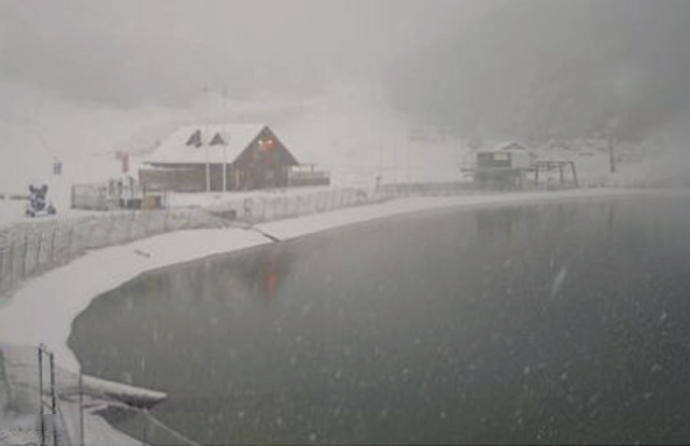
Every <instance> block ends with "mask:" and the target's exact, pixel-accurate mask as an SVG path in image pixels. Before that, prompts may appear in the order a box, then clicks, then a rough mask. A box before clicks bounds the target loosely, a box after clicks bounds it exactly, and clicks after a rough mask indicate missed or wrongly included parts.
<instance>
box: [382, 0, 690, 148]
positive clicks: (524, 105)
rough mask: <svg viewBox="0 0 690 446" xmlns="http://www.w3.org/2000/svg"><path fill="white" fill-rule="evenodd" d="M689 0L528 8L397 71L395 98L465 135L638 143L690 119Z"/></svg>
mask: <svg viewBox="0 0 690 446" xmlns="http://www.w3.org/2000/svg"><path fill="white" fill-rule="evenodd" d="M689 21H690V2H688V1H686V0H662V1H659V0H578V1H554V0H524V1H517V2H513V3H510V4H508V5H507V6H505V7H504V8H502V9H500V10H499V11H496V12H494V13H493V14H490V15H488V16H486V17H485V18H484V19H482V20H479V21H476V22H475V23H474V24H473V25H472V26H471V27H469V28H467V27H466V28H464V29H463V30H459V31H458V32H457V33H456V34H455V35H454V36H453V37H452V38H450V39H445V40H443V41H440V42H437V43H435V44H434V45H432V46H430V47H428V48H427V49H426V50H425V51H423V52H420V53H419V54H417V55H416V56H415V57H412V58H408V59H406V60H404V61H403V62H401V63H400V64H398V65H397V66H396V67H395V70H394V71H393V72H392V73H391V74H390V79H391V82H390V85H391V90H390V96H391V101H392V102H393V103H394V104H395V105H396V106H397V107H398V108H400V109H402V110H404V111H407V112H412V113H415V114H417V115H419V116H422V117H423V118H425V119H426V120H428V121H430V122H433V123H435V124H436V125H441V126H448V127H450V128H452V129H453V130H454V131H456V132H458V133H460V134H464V135H469V134H472V133H473V132H479V133H481V134H483V135H484V136H496V135H500V136H516V137H521V138H535V139H542V138H547V137H563V138H569V137H580V136H585V135H587V136H591V135H596V134H599V135H601V134H605V133H607V132H608V131H610V129H612V128H613V129H615V132H616V134H617V136H618V137H619V138H621V139H629V140H634V139H637V138H640V137H643V136H644V135H645V134H647V133H648V132H654V131H656V130H658V129H659V128H660V127H661V126H663V125H665V124H667V123H668V122H671V121H674V120H676V119H677V118H678V116H679V115H682V114H684V113H686V112H687V111H688V110H690V107H689V105H690V88H688V87H690V52H688V51H687V48H686V46H687V44H688V43H690V27H688V26H687V23H689Z"/></svg>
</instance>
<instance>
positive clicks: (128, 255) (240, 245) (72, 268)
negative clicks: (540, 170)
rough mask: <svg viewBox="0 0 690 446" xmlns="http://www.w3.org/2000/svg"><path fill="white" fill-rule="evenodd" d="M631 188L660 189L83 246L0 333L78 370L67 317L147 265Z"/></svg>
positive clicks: (556, 195)
mask: <svg viewBox="0 0 690 446" xmlns="http://www.w3.org/2000/svg"><path fill="white" fill-rule="evenodd" d="M635 193H637V194H660V193H665V192H664V191H633V190H624V189H621V190H617V189H585V190H582V189H581V190H572V191H563V192H552V193H544V192H532V193H513V194H494V195H483V196H458V197H445V198H410V199H401V200H395V201H391V202H387V203H382V204H378V205H371V206H362V207H357V208H349V209H343V210H339V211H334V212H331V213H325V214H317V215H311V216H307V217H302V218H296V219H289V220H282V221H277V222H272V223H265V224H262V225H259V226H257V227H256V229H258V231H255V230H251V229H240V228H224V229H205V230H196V231H182V232H176V233H168V234H163V235H159V236H155V237H151V238H149V239H145V240H140V241H137V242H134V243H130V244H128V245H124V246H118V247H112V248H106V249H102V250H98V251H92V252H89V253H88V254H87V255H85V256H83V257H81V258H79V259H77V260H75V261H74V262H72V263H70V264H68V265H66V266H64V267H61V268H58V269H55V270H53V271H51V272H49V273H47V274H45V275H44V276H42V277H39V278H37V279H35V280H33V281H31V282H29V283H28V284H27V285H26V286H25V287H24V288H23V289H21V290H19V291H18V292H17V293H16V294H15V295H14V296H13V297H12V298H11V299H10V300H9V301H8V303H6V304H5V305H4V306H3V307H0V327H1V328H0V339H2V341H3V342H7V343H16V344H29V345H38V344H40V343H43V344H46V345H47V346H48V347H49V348H51V349H52V350H53V351H54V352H55V354H56V361H57V363H58V364H60V365H62V366H64V367H66V368H68V369H71V370H78V368H79V364H78V363H77V361H76V358H75V357H74V355H73V353H72V352H71V351H70V350H69V348H68V347H67V339H68V337H69V335H70V329H71V326H72V321H73V320H74V318H75V317H76V316H77V315H79V314H80V313H81V312H82V311H84V309H86V307H87V306H88V305H89V303H90V302H91V301H92V299H93V298H94V297H96V296H98V295H100V294H102V293H105V292H107V291H109V290H112V289H115V288H117V287H119V286H120V285H122V284H123V283H125V282H127V281H129V280H132V279H133V278H135V277H136V276H138V275H140V274H141V273H143V272H146V271H152V270H155V269H158V268H161V267H164V266H168V265H173V264H177V263H182V262H187V261H191V260H195V259H199V258H203V257H206V256H211V255H214V254H220V253H227V252H232V251H237V250H241V249H244V248H250V247H256V246H261V245H265V244H269V243H272V242H271V241H270V239H269V238H267V237H265V236H264V235H262V234H261V233H260V232H261V231H263V232H265V233H268V234H271V235H273V236H275V237H277V238H279V239H290V238H295V237H300V236H304V235H307V234H311V233H315V232H319V231H323V230H327V229H332V228H337V227H342V226H346V225H350V224H354V223H361V222H366V221H371V220H375V219H378V218H384V217H392V216H395V215H401V214H405V213H410V212H420V211H428V210H433V209H441V208H448V207H477V206H493V205H498V204H516V203H527V202H534V201H545V200H551V201H553V200H558V201H563V200H574V199H586V198H600V197H617V196H624V195H631V194H635Z"/></svg>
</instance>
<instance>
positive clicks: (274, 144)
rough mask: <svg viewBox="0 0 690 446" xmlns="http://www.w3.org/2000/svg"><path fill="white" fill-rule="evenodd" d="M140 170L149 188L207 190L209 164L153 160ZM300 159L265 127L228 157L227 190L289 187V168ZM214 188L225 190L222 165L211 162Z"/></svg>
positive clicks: (211, 178)
mask: <svg viewBox="0 0 690 446" xmlns="http://www.w3.org/2000/svg"><path fill="white" fill-rule="evenodd" d="M149 165H150V168H146V169H141V170H140V172H139V176H140V181H141V184H142V185H143V187H144V188H146V190H149V191H163V190H166V191H174V192H204V191H206V187H207V185H206V167H207V166H206V163H194V164H177V163H175V164H173V163H165V162H155V163H150V164H149ZM297 165H298V162H297V160H296V159H295V157H294V156H292V154H291V153H290V152H289V151H288V149H287V148H286V147H285V145H284V144H283V143H282V142H281V141H280V140H279V139H278V138H277V137H276V135H275V134H274V133H273V132H272V131H271V129H270V128H268V127H264V128H263V129H262V130H261V131H260V132H259V133H258V134H257V135H256V137H255V138H254V139H253V140H252V141H251V142H250V143H249V144H248V145H247V146H246V147H245V149H244V150H243V151H242V152H240V154H239V155H238V156H237V157H236V158H235V159H234V160H228V162H227V165H226V168H227V179H226V181H227V190H229V191H238V190H252V189H265V188H281V187H287V186H288V171H289V169H290V168H291V167H292V166H297ZM209 167H210V169H209V171H210V175H209V177H210V183H211V190H212V191H222V190H223V164H219V163H214V164H210V166H209Z"/></svg>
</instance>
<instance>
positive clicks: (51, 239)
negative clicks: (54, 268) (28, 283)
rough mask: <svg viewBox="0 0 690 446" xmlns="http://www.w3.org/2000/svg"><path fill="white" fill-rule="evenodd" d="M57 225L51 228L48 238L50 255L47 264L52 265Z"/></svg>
mask: <svg viewBox="0 0 690 446" xmlns="http://www.w3.org/2000/svg"><path fill="white" fill-rule="evenodd" d="M57 231H58V228H57V225H56V226H54V227H53V233H52V235H51V236H50V255H49V257H48V259H49V260H48V262H49V263H50V264H51V265H52V264H53V263H54V262H55V237H56V234H57Z"/></svg>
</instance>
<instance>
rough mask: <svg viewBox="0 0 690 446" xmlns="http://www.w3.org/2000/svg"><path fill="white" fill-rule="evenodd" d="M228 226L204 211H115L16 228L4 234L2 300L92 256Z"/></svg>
mask: <svg viewBox="0 0 690 446" xmlns="http://www.w3.org/2000/svg"><path fill="white" fill-rule="evenodd" d="M227 224H228V222H227V221H226V220H223V219H221V218H218V217H216V216H213V215H211V214H209V213H207V212H204V211H202V210H201V209H184V210H159V211H114V212H104V213H102V214H95V215H91V216H88V217H80V218H74V219H64V220H60V219H57V220H56V219H52V220H46V221H41V222H39V221H32V222H27V223H21V224H16V225H13V226H9V227H6V228H4V229H3V230H0V296H1V295H4V294H7V293H11V292H12V291H13V290H14V289H16V287H17V286H18V285H19V284H20V283H21V282H22V281H24V280H25V279H28V278H30V277H33V276H36V275H39V274H42V273H44V272H46V271H49V270H51V269H53V268H56V267H58V266H61V265H64V264H66V263H69V262H71V261H72V260H74V259H75V258H76V257H78V256H80V255H81V254H83V253H84V252H86V251H87V250H91V249H98V248H103V247H106V246H112V245H119V244H123V243H128V242H132V241H135V240H138V239H142V238H146V237H150V236H153V235H157V234H162V233H165V232H170V231H177V230H183V229H200V228H212V227H223V226H226V225H227Z"/></svg>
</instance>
